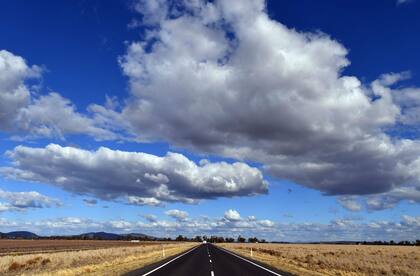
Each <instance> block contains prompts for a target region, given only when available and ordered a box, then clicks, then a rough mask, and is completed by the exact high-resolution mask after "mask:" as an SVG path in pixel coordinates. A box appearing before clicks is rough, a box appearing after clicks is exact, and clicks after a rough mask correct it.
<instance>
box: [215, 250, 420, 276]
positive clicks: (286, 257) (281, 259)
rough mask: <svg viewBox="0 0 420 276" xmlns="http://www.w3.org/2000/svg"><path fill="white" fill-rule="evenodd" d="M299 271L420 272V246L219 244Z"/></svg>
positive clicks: (347, 274)
mask: <svg viewBox="0 0 420 276" xmlns="http://www.w3.org/2000/svg"><path fill="white" fill-rule="evenodd" d="M220 246H222V247H224V248H226V249H229V250H231V251H233V252H236V253H238V254H240V255H243V256H246V257H250V253H251V248H252V249H253V257H252V258H253V259H255V260H258V261H260V262H263V263H266V264H268V265H271V266H273V267H276V268H278V269H281V270H283V271H287V272H290V273H293V274H296V275H304V276H306V275H311V276H316V275H343V276H350V275H351V276H356V275H398V276H405V275H407V276H408V275H410V276H417V275H420V247H414V246H376V245H322V244H321V245H318V244H314V245H312V244H230V243H227V244H220Z"/></svg>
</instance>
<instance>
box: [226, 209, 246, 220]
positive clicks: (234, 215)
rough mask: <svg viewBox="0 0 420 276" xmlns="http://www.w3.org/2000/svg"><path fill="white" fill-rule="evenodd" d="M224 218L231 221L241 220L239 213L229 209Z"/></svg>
mask: <svg viewBox="0 0 420 276" xmlns="http://www.w3.org/2000/svg"><path fill="white" fill-rule="evenodd" d="M224 218H225V219H227V220H229V221H238V220H241V215H240V214H239V213H238V211H236V210H232V209H229V210H227V211H226V212H225V216H224ZM251 220H252V218H251Z"/></svg>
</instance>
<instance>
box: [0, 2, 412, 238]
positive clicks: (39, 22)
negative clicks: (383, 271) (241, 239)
mask: <svg viewBox="0 0 420 276" xmlns="http://www.w3.org/2000/svg"><path fill="white" fill-rule="evenodd" d="M400 2H401V3H400ZM226 3H227V1H223V0H220V1H211V2H208V3H207V2H205V1H196V2H194V1H164V0H139V1H112V2H111V1H106V2H104V1H94V0H92V1H73V2H65V3H64V2H57V1H38V2H36V3H35V2H29V3H28V2H25V1H8V2H5V3H3V7H2V9H1V11H0V34H1V35H0V51H2V52H0V53H1V55H0V73H1V74H2V75H3V76H5V77H3V78H2V77H0V100H1V101H2V102H3V103H0V115H1V116H2V117H0V139H1V144H0V151H1V152H2V153H4V154H3V155H2V157H1V159H0V167H1V168H0V175H1V178H0V188H1V191H0V202H2V205H0V207H1V208H0V210H1V213H0V215H1V221H0V231H10V230H15V229H25V230H33V231H35V232H38V233H41V234H42V233H45V234H49V233H62V232H63V231H68V232H69V233H74V232H80V231H99V230H105V231H113V232H127V231H129V232H145V233H150V234H154V235H157V236H162V235H176V234H186V235H195V234H207V235H209V234H222V235H233V236H237V235H238V234H242V235H245V236H249V235H258V236H262V237H265V238H268V239H271V240H291V241H293V240H335V239H391V238H392V239H416V238H419V237H418V234H416V233H418V232H419V231H418V230H419V227H420V217H419V213H420V212H419V211H420V209H419V205H418V204H419V202H420V182H419V177H420V167H419V165H418V164H420V160H419V159H418V156H419V154H418V153H419V150H420V142H419V141H418V140H417V139H418V126H419V123H420V119H419V118H420V108H419V107H420V96H418V95H420V88H419V86H420V77H419V72H420V66H419V64H418V60H420V57H419V53H418V51H417V49H418V48H419V46H420V38H419V37H418V36H417V35H416V33H417V31H418V29H419V27H420V20H419V19H418V12H417V11H418V10H420V9H419V8H420V3H419V2H418V1H399V2H397V1H393V0H387V1H369V3H366V1H347V2H342V1H321V2H320V1H317V2H316V3H315V2H314V1H268V2H267V3H266V2H264V1H262V0H242V1H238V3H237V4H235V5H236V6H235V5H232V6H229V5H228V4H226ZM101 147H104V148H107V149H103V150H101V149H100V148H101ZM168 152H175V153H178V155H171V154H169V155H168ZM203 159H205V161H201V160H203ZM171 210H172V211H171ZM174 210H176V211H174ZM150 215H153V216H156V217H155V218H153V219H151V216H150ZM192 228H194V229H192ZM349 229H352V230H351V231H350V230H349ZM355 229H356V230H355ZM390 233H391V234H390ZM416 235H417V236H416Z"/></svg>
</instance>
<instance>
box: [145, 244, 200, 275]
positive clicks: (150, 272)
mask: <svg viewBox="0 0 420 276" xmlns="http://www.w3.org/2000/svg"><path fill="white" fill-rule="evenodd" d="M199 247H200V246H196V247H194V248H192V249H190V250H189V251H187V252H185V253H184V254H182V255H179V256H178V257H176V258H173V259H172V260H170V261H169V262H166V263H164V264H163V265H161V266H159V267H157V268H155V269H153V270H152V271H149V272H147V273H145V274H143V275H142V276H147V275H149V274H152V273H153V272H155V271H156V270H159V269H161V268H162V267H164V266H166V265H168V264H170V263H172V262H173V261H175V260H176V259H179V258H181V257H182V256H184V255H187V254H188V253H190V252H191V251H193V250H195V249H197V248H199Z"/></svg>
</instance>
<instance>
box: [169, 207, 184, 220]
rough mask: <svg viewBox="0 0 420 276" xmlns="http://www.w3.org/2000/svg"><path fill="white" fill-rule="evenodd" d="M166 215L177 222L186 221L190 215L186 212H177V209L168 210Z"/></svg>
mask: <svg viewBox="0 0 420 276" xmlns="http://www.w3.org/2000/svg"><path fill="white" fill-rule="evenodd" d="M165 214H166V215H167V216H170V217H172V218H174V219H176V220H186V219H187V218H188V213H187V212H185V211H181V210H177V209H173V210H168V211H166V212H165Z"/></svg>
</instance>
